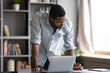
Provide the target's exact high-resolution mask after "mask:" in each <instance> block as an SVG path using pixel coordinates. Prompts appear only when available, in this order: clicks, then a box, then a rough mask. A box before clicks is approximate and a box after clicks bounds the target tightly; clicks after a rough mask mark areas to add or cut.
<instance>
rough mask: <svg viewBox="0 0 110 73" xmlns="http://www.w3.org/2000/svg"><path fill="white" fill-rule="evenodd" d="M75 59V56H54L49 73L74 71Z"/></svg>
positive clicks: (51, 59)
mask: <svg viewBox="0 0 110 73" xmlns="http://www.w3.org/2000/svg"><path fill="white" fill-rule="evenodd" d="M75 58H76V57H75V56H52V57H51V58H50V63H49V67H48V70H47V72H66V71H72V70H73V65H74V63H75Z"/></svg>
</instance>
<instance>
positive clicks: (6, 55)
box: [3, 55, 30, 58]
mask: <svg viewBox="0 0 110 73" xmlns="http://www.w3.org/2000/svg"><path fill="white" fill-rule="evenodd" d="M3 57H5V58H7V57H8V58H10V57H30V55H6V56H3Z"/></svg>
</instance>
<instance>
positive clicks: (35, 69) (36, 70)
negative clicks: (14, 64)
mask: <svg viewBox="0 0 110 73" xmlns="http://www.w3.org/2000/svg"><path fill="white" fill-rule="evenodd" d="M32 71H33V72H40V71H44V69H42V68H38V67H36V68H33V69H32Z"/></svg>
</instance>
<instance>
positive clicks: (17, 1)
mask: <svg viewBox="0 0 110 73" xmlns="http://www.w3.org/2000/svg"><path fill="white" fill-rule="evenodd" d="M20 3H21V1H20V0H13V9H14V10H19V9H20Z"/></svg>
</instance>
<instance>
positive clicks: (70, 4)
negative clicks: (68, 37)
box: [58, 0, 77, 49]
mask: <svg viewBox="0 0 110 73" xmlns="http://www.w3.org/2000/svg"><path fill="white" fill-rule="evenodd" d="M58 4H59V5H61V6H62V7H63V8H64V9H65V11H66V16H67V17H68V18H69V19H70V20H71V21H72V23H73V25H74V33H76V29H75V28H76V24H77V0H58ZM74 37H76V36H74ZM62 42H63V39H61V49H62V48H63V44H64V42H63V43H62ZM74 42H75V39H74Z"/></svg>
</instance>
